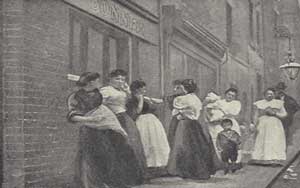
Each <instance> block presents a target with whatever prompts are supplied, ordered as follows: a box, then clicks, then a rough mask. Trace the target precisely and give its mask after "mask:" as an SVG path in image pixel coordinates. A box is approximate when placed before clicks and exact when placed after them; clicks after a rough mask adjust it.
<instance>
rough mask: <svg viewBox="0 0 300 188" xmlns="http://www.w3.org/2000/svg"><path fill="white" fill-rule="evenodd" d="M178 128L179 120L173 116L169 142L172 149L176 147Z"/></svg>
mask: <svg viewBox="0 0 300 188" xmlns="http://www.w3.org/2000/svg"><path fill="white" fill-rule="evenodd" d="M177 126H178V119H177V118H176V117H175V116H173V117H172V119H171V122H170V126H169V130H168V141H169V145H170V148H172V147H173V145H174V139H175V133H176V129H177Z"/></svg>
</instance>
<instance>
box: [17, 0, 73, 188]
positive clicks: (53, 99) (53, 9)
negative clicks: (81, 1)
mask: <svg viewBox="0 0 300 188" xmlns="http://www.w3.org/2000/svg"><path fill="white" fill-rule="evenodd" d="M25 2H26V3H25V4H24V11H25V12H24V14H25V18H24V19H25V24H24V47H25V48H24V63H25V64H26V68H27V69H26V71H27V72H26V77H25V82H26V84H25V90H24V96H25V100H24V128H23V131H24V143H25V145H24V150H25V151H24V171H25V184H26V187H59V186H60V183H62V184H63V183H64V181H67V180H69V181H72V179H69V178H72V174H73V173H74V170H73V168H72V167H73V164H74V158H75V152H76V144H77V141H78V135H77V134H78V131H77V128H78V127H75V126H74V125H70V124H67V123H66V119H65V114H66V111H67V109H66V102H65V100H66V96H67V94H68V92H69V83H68V81H67V80H66V74H67V73H69V27H70V26H69V7H68V6H67V5H65V4H64V3H63V2H62V1H58V0H54V1H43V0H28V1H25ZM49 182H51V183H55V184H50V183H49Z"/></svg>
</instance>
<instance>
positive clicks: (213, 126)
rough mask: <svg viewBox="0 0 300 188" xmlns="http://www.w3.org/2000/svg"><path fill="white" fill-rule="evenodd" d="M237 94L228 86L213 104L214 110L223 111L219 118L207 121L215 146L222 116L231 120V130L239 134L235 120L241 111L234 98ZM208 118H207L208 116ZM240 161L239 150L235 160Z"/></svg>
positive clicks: (220, 128) (238, 127) (239, 130)
mask: <svg viewBox="0 0 300 188" xmlns="http://www.w3.org/2000/svg"><path fill="white" fill-rule="evenodd" d="M237 94H238V90H237V89H235V88H229V89H227V90H226V91H225V98H224V99H220V100H218V101H217V105H216V106H215V109H216V110H219V111H221V112H222V113H223V116H220V118H219V119H216V120H214V121H210V122H209V127H208V128H209V132H210V135H211V137H212V140H213V143H214V146H215V147H216V140H217V136H218V134H219V133H220V132H221V131H222V130H223V128H222V127H221V120H222V119H223V118H228V119H230V120H231V121H232V124H233V125H232V130H234V131H236V132H237V133H238V134H239V135H241V129H240V126H239V124H238V122H237V121H236V118H238V116H239V113H240V111H241V102H240V101H238V100H236V97H237ZM208 119H209V118H208ZM240 161H241V152H240V151H239V154H238V160H237V162H240Z"/></svg>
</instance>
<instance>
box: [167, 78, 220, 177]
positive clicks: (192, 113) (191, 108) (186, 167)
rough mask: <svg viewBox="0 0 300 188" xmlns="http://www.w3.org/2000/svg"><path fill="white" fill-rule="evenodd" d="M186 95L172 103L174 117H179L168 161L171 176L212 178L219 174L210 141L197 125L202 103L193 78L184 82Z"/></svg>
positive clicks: (183, 87)
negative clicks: (213, 175) (216, 173)
mask: <svg viewBox="0 0 300 188" xmlns="http://www.w3.org/2000/svg"><path fill="white" fill-rule="evenodd" d="M181 84H182V89H183V91H184V92H185V95H183V96H178V97H176V98H175V99H174V102H173V107H174V109H173V111H172V115H173V116H174V117H176V118H177V120H178V124H177V128H176V131H175V137H174V141H173V145H172V146H171V152H170V157H169V162H168V167H167V169H168V173H169V174H170V175H173V176H180V177H183V178H190V179H209V178H210V175H212V174H214V173H215V172H216V164H215V161H214V159H215V158H216V157H215V156H214V155H216V153H215V151H214V147H213V144H212V141H211V139H208V138H207V137H206V136H205V134H204V131H203V129H202V126H201V125H200V123H199V122H198V118H199V116H200V111H201V108H202V103H201V101H200V99H199V98H198V97H197V96H196V94H195V93H194V92H195V90H196V89H197V85H196V83H195V82H194V81H193V80H192V79H186V80H183V81H182V83H181Z"/></svg>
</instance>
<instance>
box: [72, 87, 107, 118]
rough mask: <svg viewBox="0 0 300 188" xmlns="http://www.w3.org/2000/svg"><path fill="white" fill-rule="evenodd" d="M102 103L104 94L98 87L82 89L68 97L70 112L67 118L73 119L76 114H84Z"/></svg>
mask: <svg viewBox="0 0 300 188" xmlns="http://www.w3.org/2000/svg"><path fill="white" fill-rule="evenodd" d="M101 104H102V95H101V93H100V92H99V90H98V89H94V90H92V91H86V90H84V89H80V90H78V91H77V92H75V93H74V94H71V95H70V96H69V98H68V107H69V113H68V115H67V118H68V119H69V121H71V118H72V117H73V116H74V115H81V116H84V115H85V114H86V113H88V112H89V111H91V110H93V109H95V108H97V107H99V106H100V105H101Z"/></svg>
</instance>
